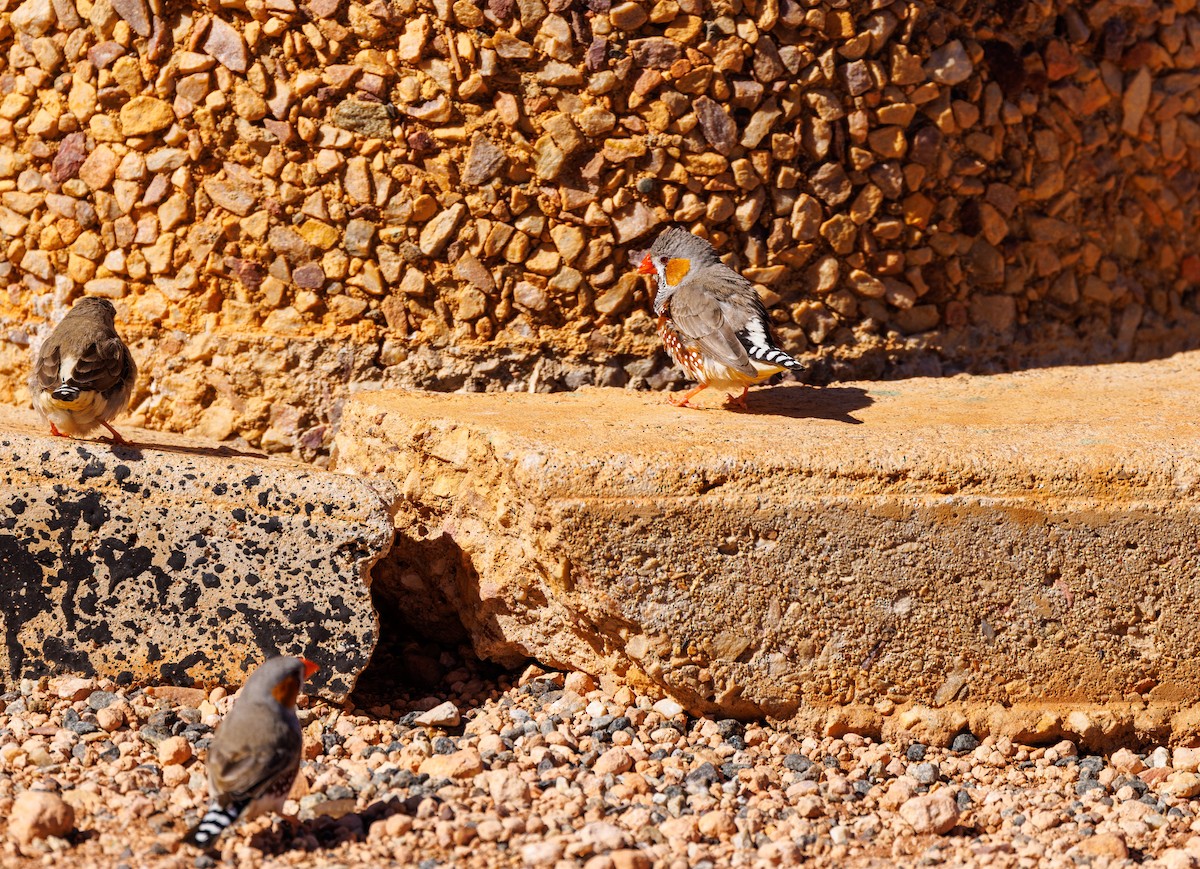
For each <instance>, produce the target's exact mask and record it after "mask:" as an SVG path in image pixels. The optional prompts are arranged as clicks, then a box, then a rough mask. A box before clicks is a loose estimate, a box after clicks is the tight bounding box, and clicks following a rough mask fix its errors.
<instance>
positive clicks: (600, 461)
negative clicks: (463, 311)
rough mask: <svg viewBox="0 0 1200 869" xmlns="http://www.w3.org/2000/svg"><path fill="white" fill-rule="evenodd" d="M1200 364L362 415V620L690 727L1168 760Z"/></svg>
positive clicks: (402, 399) (1184, 658)
mask: <svg viewBox="0 0 1200 869" xmlns="http://www.w3.org/2000/svg"><path fill="white" fill-rule="evenodd" d="M1198 395H1200V354H1195V353H1193V354H1189V355H1181V356H1177V357H1174V358H1171V359H1168V360H1165V361H1160V362H1153V363H1146V364H1129V365H1112V366H1105V367H1094V368H1057V369H1046V370H1037V371H1028V372H1023V373H1018V374H1011V375H1002V376H995V377H965V376H964V377H956V378H950V379H915V380H907V381H898V382H881V383H846V384H841V385H839V386H835V387H828V388H824V389H815V388H809V387H804V386H799V385H796V386H782V387H775V388H768V389H763V390H759V391H757V392H752V393H751V395H750V408H751V412H749V413H740V412H733V411H726V410H720V409H703V410H678V409H676V408H674V407H670V406H668V405H667V404H666V403H665V401H664V399H663V396H661V395H647V394H639V393H633V392H626V391H622V390H599V389H594V390H587V391H581V392H577V393H574V394H566V395H562V394H560V395H527V394H495V393H490V394H476V395H462V394H456V395H433V394H424V393H411V392H376V393H360V394H359V395H357V396H356V397H355V398H354V399H353V400H352V401H350V402H349V403H348V405H347V407H346V410H345V415H344V418H343V424H342V429H341V433H340V434H339V435H338V438H337V441H336V451H337V457H336V466H337V467H338V469H339V470H341V471H344V472H349V473H355V474H361V475H364V476H371V477H386V478H388V479H391V480H393V481H395V482H396V483H397V484H398V485H399V486H400V487H401V490H402V492H403V494H404V499H403V500H402V501H401V502H400V503H398V504H397V505H396V508H395V510H394V512H395V519H396V526H397V529H398V530H399V531H400V532H401V535H400V537H399V538H398V540H397V548H396V550H395V551H394V553H393V555H392V556H391V557H390V558H389V559H388V560H387V561H386V562H385V563H384V564H383V565H381V570H380V572H379V573H378V574H377V582H379V583H385V582H386V584H387V588H386V589H380V592H381V593H382V594H385V595H389V596H391V597H392V598H394V599H395V600H397V601H399V602H400V603H401V604H402V605H403V606H404V607H406V608H407V609H408V610H409V611H410V612H411V613H413V614H414V616H415V621H417V622H418V623H421V622H423V623H426V624H429V625H435V626H437V628H438V630H443V629H444V627H445V626H446V625H447V624H449V622H450V621H451V620H452V617H453V616H454V615H457V617H458V618H459V619H460V620H461V621H462V623H463V626H464V627H465V630H466V631H467V633H469V634H470V636H471V638H472V640H473V642H474V643H475V645H476V647H477V649H478V650H479V651H480V652H481V653H483V654H485V655H487V656H489V657H492V658H495V659H497V660H501V661H514V660H517V659H519V658H521V657H522V656H526V655H529V656H532V657H534V658H537V659H539V660H541V661H544V662H546V663H548V664H552V665H555V666H568V667H576V668H579V669H582V670H586V671H588V672H591V673H593V674H596V675H599V676H602V677H612V678H618V679H626V680H629V681H632V682H635V683H638V684H640V685H642V686H651V687H654V688H656V689H658V690H660V691H662V692H665V693H668V694H670V695H672V696H674V697H676V698H677V699H678V700H680V701H681V702H682V703H684V705H685V706H686V707H687V708H688V709H689V710H691V711H693V712H695V713H706V714H712V715H737V716H755V715H766V716H768V717H771V718H773V719H778V720H783V721H790V722H793V723H795V724H796V725H797V726H804V727H817V728H820V729H822V730H824V731H827V732H831V733H837V732H842V731H846V730H857V731H861V732H868V733H883V734H886V735H892V736H896V735H901V734H909V735H912V736H916V737H920V738H923V739H934V740H944V739H949V738H950V737H951V736H952V735H953V734H954V733H955V732H957V731H958V730H960V729H963V728H967V727H970V728H971V729H972V730H973V731H974V732H975V733H976V734H979V735H984V734H987V733H1007V734H1009V735H1012V736H1017V737H1019V738H1021V739H1025V740H1035V741H1036V740H1050V739H1055V738H1058V737H1059V736H1060V735H1063V734H1067V735H1072V736H1075V737H1078V738H1080V739H1082V740H1083V741H1084V742H1085V743H1088V744H1093V745H1101V744H1103V743H1104V742H1105V741H1106V740H1109V739H1112V738H1114V737H1117V736H1120V737H1121V738H1129V737H1130V735H1131V734H1139V735H1143V736H1147V737H1151V738H1166V737H1168V736H1172V735H1174V736H1176V737H1179V738H1184V737H1186V736H1188V735H1189V734H1196V733H1197V732H1198V727H1197V725H1200V715H1197V714H1196V709H1197V708H1198V707H1196V706H1195V705H1194V704H1196V703H1197V702H1198V701H1200V654H1198V652H1200V631H1198V630H1197V616H1196V614H1197V612H1200V578H1198V567H1200V554H1198V553H1200V506H1198V503H1200V502H1198V500H1197V497H1198V495H1200V426H1198V425H1197V422H1196V413H1195V407H1196V401H1197V396H1198Z"/></svg>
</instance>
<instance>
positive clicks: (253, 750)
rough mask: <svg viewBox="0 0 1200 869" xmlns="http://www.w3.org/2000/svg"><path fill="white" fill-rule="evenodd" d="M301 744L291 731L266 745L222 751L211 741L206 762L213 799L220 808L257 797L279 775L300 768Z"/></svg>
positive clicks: (295, 733) (300, 738)
mask: <svg viewBox="0 0 1200 869" xmlns="http://www.w3.org/2000/svg"><path fill="white" fill-rule="evenodd" d="M302 742H303V738H302V737H301V735H300V734H299V733H298V732H296V731H292V730H287V731H286V732H285V733H282V734H280V735H279V736H278V737H277V738H275V739H272V740H270V744H269V745H268V744H265V742H264V744H262V745H258V746H231V748H230V749H227V750H225V751H223V750H221V748H220V747H219V745H218V743H217V742H215V741H214V742H213V744H212V746H210V748H209V760H208V772H209V778H210V780H211V781H212V784H213V790H214V793H213V796H214V797H215V798H216V800H217V802H219V803H220V804H221V805H222V806H226V805H229V804H230V803H237V802H241V801H244V800H252V799H254V798H255V797H258V796H259V795H260V794H262V793H263V791H264V790H266V789H267V788H268V787H269V786H270V785H271V784H272V783H273V782H274V781H275V780H277V779H278V778H279V777H280V776H281V775H284V774H285V773H288V772H289V771H293V770H295V769H296V768H297V767H299V765H300V750H301V747H302Z"/></svg>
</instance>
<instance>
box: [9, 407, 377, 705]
mask: <svg viewBox="0 0 1200 869" xmlns="http://www.w3.org/2000/svg"><path fill="white" fill-rule="evenodd" d="M122 433H123V434H124V435H125V436H126V437H127V438H129V439H130V440H131V441H133V442H134V446H133V447H110V446H108V445H107V444H103V443H95V442H88V441H71V440H67V439H63V438H53V437H50V436H48V434H46V433H45V430H44V427H43V426H41V425H40V424H38V421H37V420H36V418H35V417H34V416H33V414H32V412H29V413H24V412H21V411H16V410H13V409H11V408H3V409H0V594H2V595H3V597H4V604H3V605H2V606H0V630H2V632H3V637H2V638H3V643H4V648H3V650H2V652H0V679H3V680H4V681H6V682H11V681H12V680H13V679H15V678H20V677H25V676H39V675H42V674H46V673H56V672H73V673H82V674H86V675H104V676H109V677H111V678H115V679H117V680H118V681H138V682H142V681H153V682H171V683H176V684H191V682H192V681H193V680H196V681H199V682H201V683H210V684H211V683H214V682H217V681H220V682H224V683H238V682H240V681H241V680H242V677H243V676H244V674H245V673H246V672H247V671H249V670H250V669H251V668H253V667H254V666H255V665H257V664H258V663H259V662H261V661H262V660H263V659H264V658H265V657H267V656H269V655H274V654H302V655H305V656H307V657H309V658H311V659H312V660H313V661H316V662H317V663H318V664H320V666H321V670H320V672H318V673H317V675H316V676H315V677H314V680H313V684H314V686H315V689H316V690H317V692H318V693H320V694H321V695H322V696H325V697H328V698H330V699H334V700H340V699H341V698H343V697H345V696H346V695H347V694H348V693H349V692H350V691H351V689H352V688H353V687H354V682H355V680H356V679H357V678H358V675H359V673H360V672H361V671H362V670H363V669H364V668H365V667H366V665H367V662H368V660H369V659H370V656H371V653H372V651H373V650H374V648H375V641H376V638H377V635H378V620H377V618H376V615H375V611H374V608H373V606H372V602H371V594H370V588H369V586H370V576H371V574H370V570H371V567H372V565H373V564H374V563H375V562H376V561H377V560H378V559H379V558H380V557H381V556H382V555H383V554H384V553H386V552H387V551H388V549H389V547H390V546H391V541H392V537H393V536H394V535H393V530H392V523H391V519H390V517H389V515H388V512H387V509H386V506H385V499H384V498H382V497H381V496H380V495H379V494H377V493H376V491H375V490H374V489H372V488H371V486H369V485H368V484H367V483H365V482H364V481H362V480H356V479H353V478H351V477H347V476H344V475H340V474H334V473H329V472H326V471H320V470H315V469H313V468H311V467H306V466H303V465H298V464H295V463H292V462H288V461H280V460H277V459H269V458H266V457H263V456H249V455H241V454H238V453H237V452H235V451H233V450H231V449H229V448H228V447H224V448H222V447H219V446H215V445H208V444H203V443H197V442H195V441H190V440H187V439H184V438H180V437H178V436H172V435H166V434H163V433H161V432H147V431H140V430H137V429H129V430H125V429H122ZM387 500H389V501H390V500H391V498H390V497H389V498H388V499H387Z"/></svg>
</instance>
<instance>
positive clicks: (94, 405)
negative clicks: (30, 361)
mask: <svg viewBox="0 0 1200 869" xmlns="http://www.w3.org/2000/svg"><path fill="white" fill-rule="evenodd" d="M116 316H117V311H116V309H115V308H114V307H113V304H112V302H110V301H108V300H107V299H97V298H94V297H91V296H88V297H85V298H82V299H80V300H79V301H78V302H77V303H76V304H75V306H74V307H73V308H71V310H70V311H68V312H67V316H65V317H63V319H62V322H61V323H59V324H58V326H57V327H56V328H55V329H54V331H53V332H51V333H50V337H49V338H47V339H46V340H45V342H44V343H43V344H42V349H41V350H40V351H39V352H38V355H37V360H36V361H35V362H34V366H33V374H32V376H30V378H29V391H30V393H31V394H32V395H33V407H34V409H35V410H36V411H37V412H38V413H40V414H41V415H42V418H43V419H45V420H46V421H47V422H49V423H50V434H52V435H54V436H55V437H67V436H68V435H86V434H87V433H88V432H90V431H91V430H92V429H94V428H96V427H97V426H101V425H102V426H104V427H105V428H106V429H108V430H109V432H111V433H112V442H113V443H114V444H125V443H128V441H126V440H125V438H123V437H121V435H120V434H119V433H118V432H117V430H116V429H115V428H113V427H112V426H111V425H109V424H108V421H109V420H110V419H112V418H113V417H115V416H116V415H117V414H119V413H120V412H121V411H123V410H124V409H125V407H126V405H127V404H129V395H130V393H132V392H133V384H134V381H135V380H136V379H137V365H136V364H134V361H133V355H132V354H131V353H130V352H129V348H128V347H126V346H125V342H124V341H122V340H121V336H120V335H118V334H117V328H116Z"/></svg>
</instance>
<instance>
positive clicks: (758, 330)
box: [638, 227, 804, 409]
mask: <svg viewBox="0 0 1200 869" xmlns="http://www.w3.org/2000/svg"><path fill="white" fill-rule="evenodd" d="M638 273H639V274H643V275H654V276H655V278H656V284H657V287H656V292H655V294H654V313H656V314H657V315H658V334H659V337H661V338H662V340H663V344H665V345H666V347H667V352H668V353H670V354H671V358H672V359H674V360H675V361H676V362H677V363H679V365H681V366H682V367H683V369H684V370H685V371H687V373H688V374H689V375H691V377H692V378H693V379H694V380H697V381H699V382H700V385H699V386H697V387H696V388H695V389H693V390H691V391H690V392H688V393H685V394H684V395H683V397H682V398H678V399H677V398H675V397H674V396H670V397H669V399H668V400H669V401H670V402H671V403H672V404H674V405H676V406H677V407H687V406H688V401H690V400H691V399H692V398H693V397H695V396H696V395H697V394H698V393H699V392H701V391H702V390H704V389H706V388H708V387H710V386H711V387H713V388H715V389H731V388H737V387H739V386H740V387H741V388H742V394H741V395H739V396H733V395H730V396H729V401H728V402H727V403H731V404H735V405H737V406H738V407H741V408H743V409H745V407H746V392H747V390H748V389H749V387H750V385H751V384H754V383H759V382H761V381H763V380H766V379H767V378H768V377H770V376H771V375H773V374H777V373H779V372H780V371H803V370H804V366H803V365H801V364H800V363H799V362H797V361H796V360H795V359H793V358H792V357H791V356H789V355H788V354H787V353H784V352H783V351H782V350H780V349H779V348H778V347H776V346H775V342H774V340H773V339H772V338H771V329H770V322H769V321H768V319H767V310H766V308H764V307H763V303H762V300H761V299H759V297H758V293H757V292H755V290H754V285H753V284H751V283H750V282H749V281H748V280H746V279H745V278H744V277H742V276H741V275H739V274H738V273H737V272H735V271H734V270H733V269H731V268H729V266H727V265H725V264H724V263H723V262H721V260H720V259H718V258H717V253H716V251H715V250H713V246H712V245H711V244H709V243H708V242H707V241H706V240H704V239H703V238H700V236H698V235H693V234H692V233H690V232H688V231H687V230H684V229H680V228H678V227H672V228H670V229H667V230H665V231H664V232H663V233H662V234H661V235H659V237H658V238H657V239H655V240H654V244H653V245H652V246H651V248H650V251H649V252H648V253H647V254H646V256H645V258H644V259H643V260H642V263H641V265H640V266H639V267H638Z"/></svg>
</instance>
